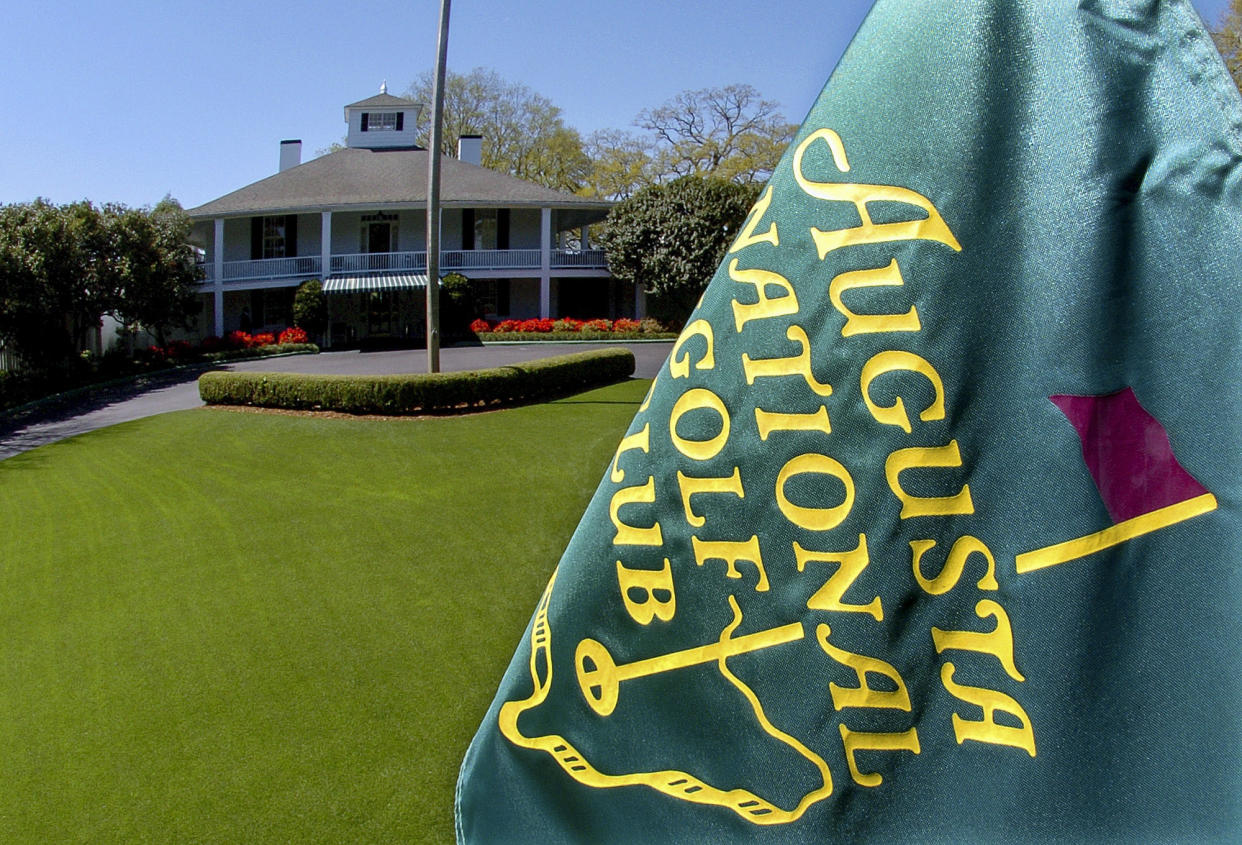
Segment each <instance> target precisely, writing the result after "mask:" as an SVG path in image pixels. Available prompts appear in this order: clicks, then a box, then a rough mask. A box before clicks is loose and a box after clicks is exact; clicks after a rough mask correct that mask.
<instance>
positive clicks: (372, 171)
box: [188, 95, 611, 220]
mask: <svg viewBox="0 0 1242 845" xmlns="http://www.w3.org/2000/svg"><path fill="white" fill-rule="evenodd" d="M380 96H384V95H380ZM372 99H374V98H372ZM364 102H365V101H364ZM440 162H441V164H440V200H441V202H442V203H443V204H444V205H445V206H448V207H461V208H488V207H500V208H505V207H508V208H515V207H521V206H530V207H544V206H547V207H552V208H563V209H564V208H574V209H580V210H582V211H605V210H607V209H608V208H609V207H610V206H611V203H609V202H605V201H602V200H598V199H584V198H583V197H578V196H574V195H573V194H569V193H565V192H562V191H554V190H552V189H550V188H545V187H543V186H542V185H536V184H534V183H533V182H527V181H525V180H523V179H518V178H516V177H513V176H509V175H508V174H505V173H498V172H496V171H495V170H488V169H487V168H485V167H478V166H476V165H473V164H466V163H465V162H462V161H458V160H457V159H455V158H449V157H447V156H441V158H440ZM426 202H427V151H426V150H409V149H400V150H383V149H380V150H368V149H359V148H349V149H344V150H338V151H337V152H334V153H329V154H328V155H325V156H321V157H319V158H316V159H311V160H310V161H308V162H306V163H305V164H300V165H298V166H297V167H291V168H289V169H288V170H285V171H283V172H281V173H277V174H275V175H274V176H269V177H267V178H266V179H261V180H259V181H258V182H255V183H253V184H250V185H247V186H246V187H244V188H239V189H238V190H236V191H233V192H232V193H229V194H225V195H224V196H222V197H220V198H219V199H214V200H212V201H211V202H208V203H204V204H203V205H200V206H198V207H197V208H191V209H189V212H188V213H189V215H190V217H191V218H194V219H198V220H201V219H206V218H212V217H239V216H248V215H256V214H280V213H285V214H287V213H290V212H296V211H332V210H342V209H349V208H367V209H372V208H377V207H382V206H403V205H420V204H421V205H426ZM601 217H602V215H601Z"/></svg>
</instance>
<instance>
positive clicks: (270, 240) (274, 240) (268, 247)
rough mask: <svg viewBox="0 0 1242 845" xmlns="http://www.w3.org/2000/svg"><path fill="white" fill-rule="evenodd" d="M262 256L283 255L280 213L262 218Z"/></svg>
mask: <svg viewBox="0 0 1242 845" xmlns="http://www.w3.org/2000/svg"><path fill="white" fill-rule="evenodd" d="M263 257H264V258H284V257H285V218H284V215H281V216H280V217H264V218H263Z"/></svg>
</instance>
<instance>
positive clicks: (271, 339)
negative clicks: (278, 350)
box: [246, 332, 276, 346]
mask: <svg viewBox="0 0 1242 845" xmlns="http://www.w3.org/2000/svg"><path fill="white" fill-rule="evenodd" d="M275 343H276V336H275V335H274V334H272V333H271V332H266V333H264V334H255V335H251V336H250V342H249V343H247V344H246V345H247V346H272V345H273V344H275Z"/></svg>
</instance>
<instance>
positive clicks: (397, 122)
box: [362, 111, 405, 132]
mask: <svg viewBox="0 0 1242 845" xmlns="http://www.w3.org/2000/svg"><path fill="white" fill-rule="evenodd" d="M404 124H405V113H404V112H399V111H381V112H365V111H364V112H363V113H362V131H363V132H400V131H401V130H402V128H403V125H404Z"/></svg>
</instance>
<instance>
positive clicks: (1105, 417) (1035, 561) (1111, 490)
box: [1014, 387, 1216, 573]
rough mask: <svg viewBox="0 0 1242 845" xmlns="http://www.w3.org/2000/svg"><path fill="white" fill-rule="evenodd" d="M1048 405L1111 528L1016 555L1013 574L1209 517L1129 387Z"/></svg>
mask: <svg viewBox="0 0 1242 845" xmlns="http://www.w3.org/2000/svg"><path fill="white" fill-rule="evenodd" d="M1049 399H1050V400H1051V401H1052V403H1053V404H1054V405H1056V406H1057V407H1058V408H1059V409H1060V410H1061V412H1062V413H1064V414H1065V416H1066V418H1067V419H1068V420H1069V422H1070V423H1071V424H1072V425H1073V426H1074V428H1075V429H1076V430H1077V431H1078V434H1079V437H1080V438H1081V440H1082V449H1083V460H1084V461H1085V462H1086V465H1087V469H1088V470H1089V471H1090V472H1091V477H1092V479H1093V480H1094V481H1095V484H1096V487H1097V489H1098V490H1099V492H1100V496H1101V497H1102V498H1103V500H1104V505H1105V507H1106V508H1107V509H1108V512H1109V515H1110V516H1112V518H1113V519H1114V524H1113V525H1110V526H1109V527H1108V528H1105V529H1104V530H1102V531H1096V532H1093V533H1091V534H1087V535H1085V536H1083V537H1077V538H1075V539H1073V540H1066V541H1064V542H1062V543H1056V544H1054V545H1051V546H1045V547H1044V548H1042V549H1035V550H1034V551H1030V552H1024V553H1023V554H1020V555H1018V556H1017V557H1016V558H1015V559H1014V566H1015V568H1016V569H1017V571H1018V572H1019V573H1024V572H1033V571H1035V570H1036V569H1045V568H1047V567H1049V566H1056V565H1058V564H1062V563H1067V562H1069V561H1071V560H1078V559H1080V558H1084V557H1087V556H1088V555H1093V554H1095V553H1096V552H1099V551H1103V550H1104V549H1110V548H1112V547H1113V546H1117V545H1120V544H1121V543H1124V542H1126V541H1127V540H1133V539H1134V538H1135V537H1141V536H1143V535H1144V534H1150V533H1152V532H1153V531H1159V530H1160V529H1162V528H1168V527H1169V526H1171V525H1176V524H1177V523H1179V522H1185V521H1186V520H1188V519H1193V518H1194V517H1196V516H1202V515H1203V514H1205V513H1210V512H1211V511H1214V510H1216V497H1215V496H1213V495H1212V494H1211V493H1209V492H1208V491H1207V490H1205V489H1204V488H1203V485H1201V484H1200V483H1199V482H1198V481H1197V480H1195V478H1194V477H1193V476H1192V475H1190V473H1188V472H1186V470H1185V469H1183V468H1182V466H1181V464H1179V463H1178V461H1177V457H1176V456H1175V455H1174V454H1173V448H1172V445H1171V444H1170V443H1169V436H1168V433H1167V432H1166V431H1165V430H1164V426H1162V425H1161V424H1160V421H1159V420H1157V419H1156V418H1155V417H1153V416H1152V415H1151V414H1150V413H1148V411H1147V410H1146V409H1145V408H1144V407H1143V406H1142V405H1141V404H1140V403H1139V401H1138V397H1137V396H1135V395H1134V391H1133V390H1132V389H1131V388H1129V387H1126V388H1123V389H1121V390H1118V391H1116V392H1115V393H1109V394H1106V395H1101V396H1074V395H1069V394H1060V395H1057V396H1050V397H1049Z"/></svg>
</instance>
